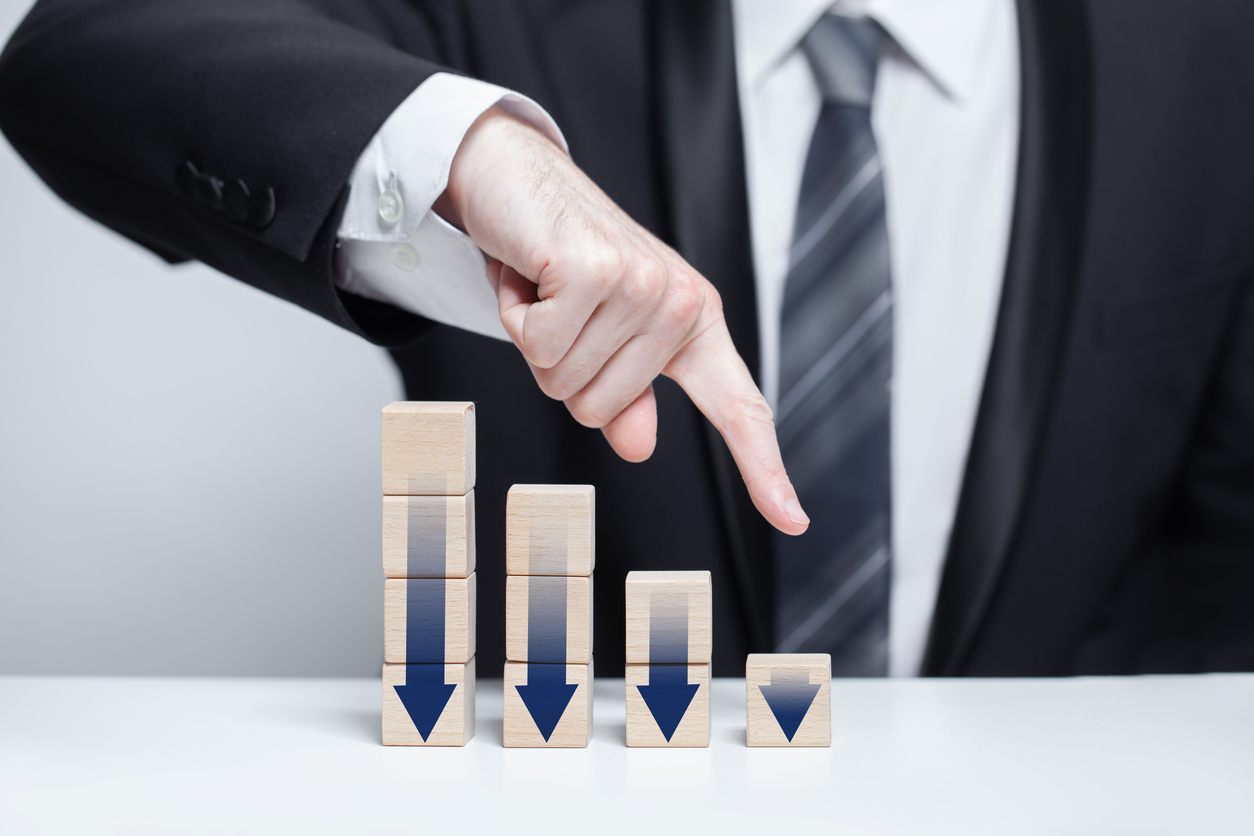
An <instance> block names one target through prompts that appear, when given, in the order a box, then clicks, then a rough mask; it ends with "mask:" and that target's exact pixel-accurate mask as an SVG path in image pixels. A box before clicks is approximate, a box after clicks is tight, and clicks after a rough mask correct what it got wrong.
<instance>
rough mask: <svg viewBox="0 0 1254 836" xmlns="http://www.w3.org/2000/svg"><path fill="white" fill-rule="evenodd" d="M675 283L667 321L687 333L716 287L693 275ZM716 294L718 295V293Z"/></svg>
mask: <svg viewBox="0 0 1254 836" xmlns="http://www.w3.org/2000/svg"><path fill="white" fill-rule="evenodd" d="M673 284H674V287H673V288H672V290H671V293H670V299H669V300H668V304H667V307H666V323H667V325H668V326H669V327H670V328H671V329H673V330H675V331H678V332H680V333H687V332H688V331H689V330H691V329H692V327H693V326H694V325H695V324H696V323H697V321H698V320H699V319H700V318H701V314H702V313H703V312H704V311H705V310H706V307H707V305H708V299H707V297H708V295H709V294H710V293H714V288H713V287H711V286H710V285H709V284H707V283H706V282H704V281H698V280H696V279H693V278H692V277H691V276H685V277H684V278H683V279H680V280H677V281H675V282H674V283H673ZM714 295H715V296H717V293H714Z"/></svg>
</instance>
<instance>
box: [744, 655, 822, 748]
mask: <svg viewBox="0 0 1254 836" xmlns="http://www.w3.org/2000/svg"><path fill="white" fill-rule="evenodd" d="M822 687H823V686H822V684H819V685H811V684H810V672H809V671H799V670H780V671H777V670H773V669H772V670H771V684H770V685H759V686H758V690H759V691H761V692H762V696H763V697H765V698H766V704H767V705H769V706H770V707H771V713H772V714H774V715H775V722H777V723H779V727H780V728H781V729H782V730H783V732H784V736H785V737H787V738H788V742H789V743H791V742H792V738H793V735H795V734H796V733H797V727H798V726H800V725H801V721H802V720H804V719H805V718H806V712H808V711H809V710H810V704H811V703H813V702H814V697H815V695H816V694H818V692H819V688H822Z"/></svg>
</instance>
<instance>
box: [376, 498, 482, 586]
mask: <svg viewBox="0 0 1254 836" xmlns="http://www.w3.org/2000/svg"><path fill="white" fill-rule="evenodd" d="M474 571H475V492H474V491H471V492H470V493H468V494H466V495H465V496H385V497H383V575H384V577H388V578H465V577H469V576H470V574H471V573H472V572H474Z"/></svg>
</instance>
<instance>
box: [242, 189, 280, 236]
mask: <svg viewBox="0 0 1254 836" xmlns="http://www.w3.org/2000/svg"><path fill="white" fill-rule="evenodd" d="M274 209H275V202H274V189H272V188H270V187H269V186H266V190H265V191H264V192H261V193H260V194H257V195H253V199H252V202H251V203H250V204H249V207H248V223H249V224H251V225H252V226H253V227H254V228H255V229H265V228H266V227H268V226H269V225H270V222H271V221H273V220H274Z"/></svg>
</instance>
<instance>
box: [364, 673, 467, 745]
mask: <svg viewBox="0 0 1254 836" xmlns="http://www.w3.org/2000/svg"><path fill="white" fill-rule="evenodd" d="M474 736H475V660H474V659H471V660H470V661H469V662H467V663H466V664H464V665H384V666H383V745H384V746H465V745H466V743H467V742H468V741H469V740H470V738H472V737H474Z"/></svg>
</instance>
